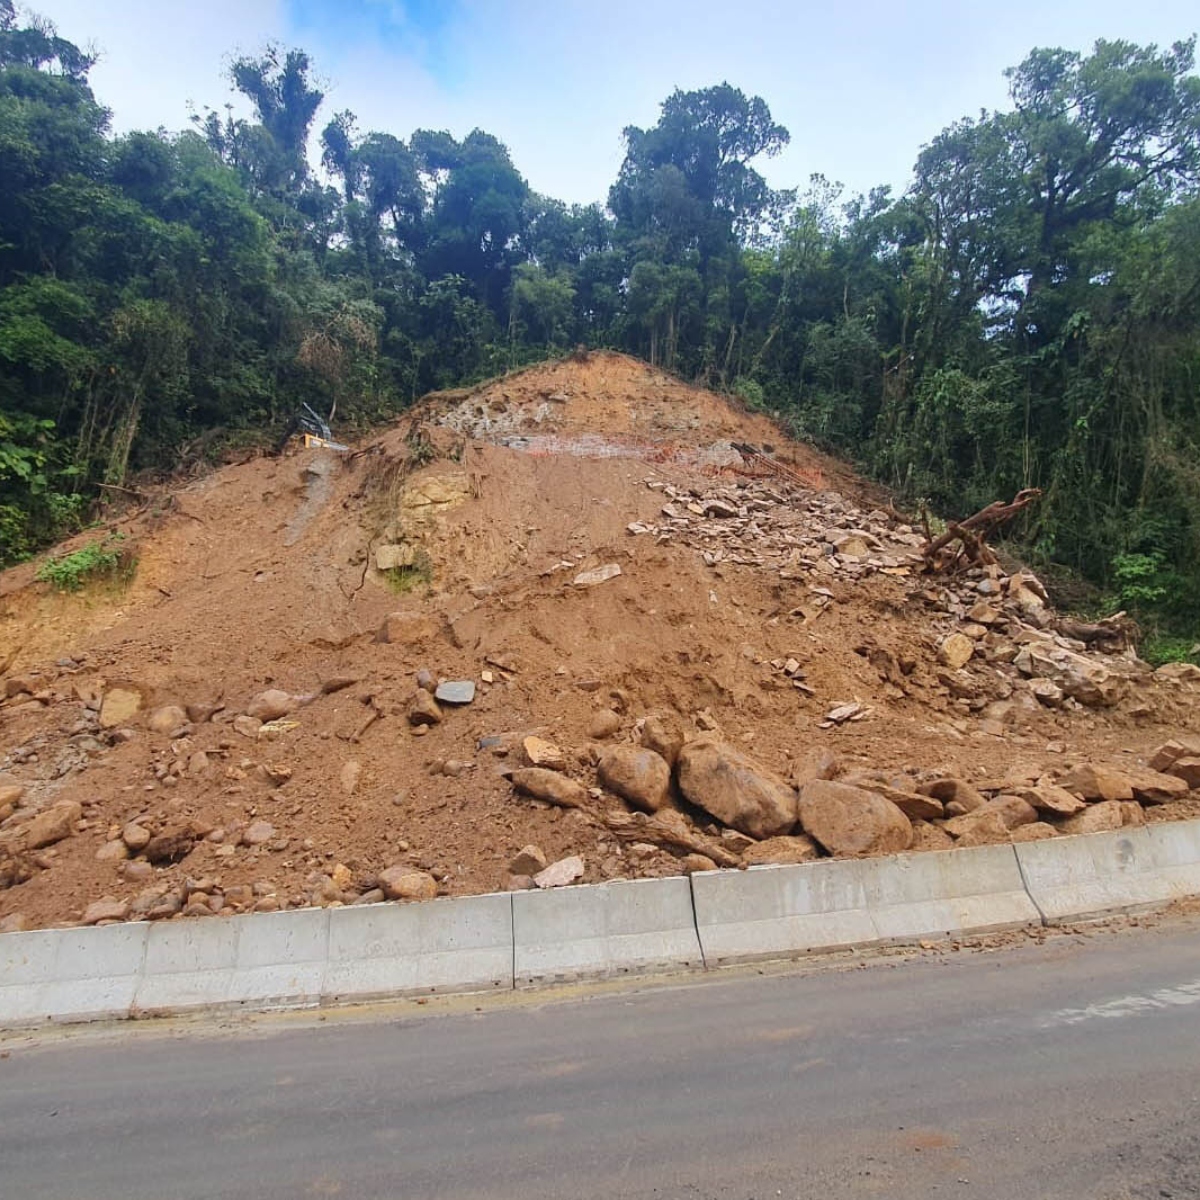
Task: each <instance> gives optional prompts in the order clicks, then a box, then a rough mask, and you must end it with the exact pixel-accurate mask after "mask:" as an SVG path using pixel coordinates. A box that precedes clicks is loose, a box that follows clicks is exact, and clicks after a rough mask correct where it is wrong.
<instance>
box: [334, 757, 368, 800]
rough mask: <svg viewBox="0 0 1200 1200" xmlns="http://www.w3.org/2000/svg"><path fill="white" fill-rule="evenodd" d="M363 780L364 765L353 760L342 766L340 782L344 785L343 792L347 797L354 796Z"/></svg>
mask: <svg viewBox="0 0 1200 1200" xmlns="http://www.w3.org/2000/svg"><path fill="white" fill-rule="evenodd" d="M361 778H362V763H360V762H358V761H357V760H355V759H351V760H350V761H349V762H348V763H344V764H343V765H342V770H341V773H340V776H339V781H340V783H341V785H342V791H343V792H344V793H345V794H346V795H347V796H353V795H354V793H355V792H356V791H358V782H359V780H360V779H361Z"/></svg>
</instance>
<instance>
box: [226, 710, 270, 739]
mask: <svg viewBox="0 0 1200 1200" xmlns="http://www.w3.org/2000/svg"><path fill="white" fill-rule="evenodd" d="M262 726H263V723H262V722H261V721H260V720H259V719H258V718H257V717H248V716H247V715H246V714H245V713H241V714H240V715H238V716H236V717H234V718H233V728H234V730H235V731H236V732H238V733H240V734H241V735H242V737H245V738H251V739H256V738H257V737H258V731H259V730H260V729H261V728H262Z"/></svg>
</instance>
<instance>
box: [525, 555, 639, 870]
mask: <svg viewBox="0 0 1200 1200" xmlns="http://www.w3.org/2000/svg"><path fill="white" fill-rule="evenodd" d="M620 574H621V568H620V567H619V566H618V565H617V564H616V563H605V565H604V566H602V567H596V568H595V569H594V570H591V571H581V572H580V573H579V574H578V575H576V576H575V579H574V580H573V582H574V584H575V586H576V587H578V588H590V587H595V586H596V585H597V584H600V583H607V582H608V580H610V579H615V578H616V577H617V576H618V575H620ZM539 886H541V885H539Z"/></svg>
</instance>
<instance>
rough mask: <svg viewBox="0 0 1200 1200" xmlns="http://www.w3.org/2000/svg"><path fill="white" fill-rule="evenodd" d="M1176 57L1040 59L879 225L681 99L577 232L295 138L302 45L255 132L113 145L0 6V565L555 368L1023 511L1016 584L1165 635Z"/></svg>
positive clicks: (1195, 548)
mask: <svg viewBox="0 0 1200 1200" xmlns="http://www.w3.org/2000/svg"><path fill="white" fill-rule="evenodd" d="M1193 51H1194V39H1193V40H1192V41H1187V42H1181V43H1178V44H1176V45H1174V46H1172V47H1171V48H1170V49H1168V50H1165V51H1162V50H1160V49H1158V48H1157V47H1153V46H1146V47H1141V46H1137V45H1132V44H1129V43H1127V42H1119V41H1113V42H1106V41H1101V42H1098V43H1097V44H1096V45H1095V47H1094V48H1093V49H1092V51H1091V52H1090V53H1087V54H1083V53H1076V52H1071V51H1067V50H1060V49H1037V50H1034V51H1032V52H1031V53H1030V54H1029V56H1028V57H1027V58H1026V59H1025V61H1024V62H1022V63H1021V64H1020V65H1019V66H1017V67H1014V68H1012V69H1011V70H1010V71H1009V72H1008V80H1009V94H1010V104H1009V106H1008V107H1007V108H1006V109H1005V110H1004V111H997V112H982V113H980V114H979V115H978V116H976V117H973V118H965V119H963V120H962V121H959V122H958V123H956V124H954V125H952V126H950V127H949V128H947V129H944V130H942V131H941V132H940V133H937V134H936V135H935V136H932V138H931V140H930V142H929V143H928V145H926V146H924V147H922V148H921V149H920V151H919V153H918V155H917V159H916V164H915V167H914V171H913V178H912V182H911V184H910V186H909V187H908V188H907V189H906V190H905V191H904V193H903V194H902V195H893V194H891V193H890V191H889V190H888V189H886V188H879V189H876V190H873V191H872V192H871V193H870V194H869V195H867V196H856V197H845V196H843V195H842V194H841V189H840V188H839V186H838V185H837V184H834V183H832V182H829V181H827V180H826V179H824V178H823V177H821V176H819V175H814V176H813V177H812V178H811V179H810V180H809V181H808V183H807V185H805V186H804V187H803V188H800V189H797V190H795V191H778V190H773V189H772V188H770V187H769V186H768V185H767V183H766V181H765V180H764V178H763V176H762V174H761V173H760V171H759V170H758V169H756V166H755V165H754V164H755V163H756V162H757V163H759V165H761V160H762V159H763V158H765V157H769V156H771V155H772V154H775V153H776V152H778V151H779V150H780V149H781V148H782V147H783V146H784V145H785V144H786V143H787V141H788V131H787V130H786V129H784V128H783V127H782V126H780V125H779V124H777V123H775V122H774V121H773V119H772V117H771V113H770V110H769V108H768V105H767V104H766V103H765V102H764V101H763V100H762V99H760V98H758V97H756V96H755V97H751V96H747V95H746V94H745V93H743V92H742V91H740V90H738V89H737V88H735V87H732V86H730V85H728V84H724V83H723V84H720V85H719V86H714V87H711V88H707V89H704V90H702V91H695V92H681V91H676V92H675V93H674V94H673V95H671V96H669V97H668V98H667V99H666V100H665V101H664V103H663V105H662V109H661V115H660V116H659V119H658V121H657V124H655V125H654V126H653V127H652V128H648V129H640V128H636V127H630V128H627V129H626V130H625V131H624V144H625V158H624V162H623V163H622V165H621V168H620V172H619V174H618V177H617V179H616V180H615V182H614V183H613V185H612V187H611V189H610V190H609V194H608V196H607V198H606V202H605V203H597V204H592V205H588V206H575V205H570V206H569V205H566V204H563V203H561V202H559V201H557V200H554V199H553V198H551V197H548V196H541V195H538V194H536V193H535V192H533V191H532V190H531V189H530V188H529V186H528V184H527V183H526V181H525V180H524V179H523V178H522V176H521V174H520V172H519V170H518V169H517V167H516V166H515V165H514V164H513V162H512V161H511V159H510V157H509V154H508V152H507V150H506V149H505V146H504V145H503V143H502V142H500V141H499V140H498V139H497V138H496V137H494V136H493V135H491V134H489V133H485V132H484V131H482V130H480V129H476V130H475V131H473V132H472V133H470V134H468V135H467V136H466V137H464V138H463V139H462V140H456V139H455V138H454V137H452V136H451V135H450V134H449V133H446V132H439V131H431V130H417V131H416V132H414V133H412V134H411V135H410V136H409V137H408V138H407V140H405V139H403V138H401V137H399V136H397V135H396V134H395V133H391V132H383V131H378V130H365V129H360V128H359V127H358V123H357V121H356V119H355V117H354V114H352V113H350V112H339V113H333V114H328V113H324V112H323V111H322V102H323V96H322V94H321V91H320V90H319V88H318V87H317V85H316V84H315V82H314V73H313V70H312V67H311V64H310V62H309V59H308V57H307V55H306V54H305V53H304V52H303V51H300V50H286V51H285V50H283V49H271V50H268V51H267V52H266V53H264V54H263V55H262V56H261V57H258V58H244V59H240V60H238V61H235V62H233V63H232V65H231V68H230V77H231V83H232V86H233V87H234V88H235V89H236V91H237V92H239V93H241V95H242V96H243V97H244V98H245V99H246V100H247V101H248V102H249V107H250V109H251V110H252V112H253V116H252V117H251V118H248V119H242V118H239V117H237V116H235V115H234V110H233V109H232V107H221V108H217V109H211V110H205V111H204V112H203V113H201V114H198V115H197V116H195V117H194V118H193V120H192V122H191V127H190V128H188V129H186V130H185V131H183V132H179V133H169V132H165V131H162V130H159V131H156V132H142V133H131V134H127V135H123V136H113V135H112V133H111V131H110V128H109V114H108V112H107V111H106V110H105V108H104V107H103V105H102V103H101V102H100V101H99V100H98V99H97V98H96V97H95V96H94V95H93V93H92V91H91V89H90V87H89V84H88V73H89V70H90V68H91V67H92V65H93V60H92V59H91V58H90V57H89V55H88V54H86V53H84V52H82V51H81V50H80V49H79V48H78V47H77V46H75V45H74V44H72V43H71V42H70V41H69V40H66V39H65V38H63V37H60V36H59V34H58V32H57V31H56V30H55V29H54V28H52V27H51V26H50V25H48V24H46V23H44V22H41V21H38V20H36V19H30V18H23V17H21V16H20V15H19V14H18V13H17V12H16V10H15V9H14V7H13V4H12V0H0V181H2V183H0V564H3V563H5V562H8V563H11V562H14V561H17V560H19V559H21V558H22V557H26V556H28V555H29V554H31V553H33V552H34V551H36V550H38V549H39V548H40V547H42V546H44V545H46V544H47V543H48V542H49V541H50V540H52V539H54V538H55V537H58V536H61V535H62V534H64V533H66V532H69V531H71V530H73V529H75V528H77V527H79V525H80V524H81V523H83V522H85V521H86V520H87V519H88V518H89V514H90V513H92V512H93V511H94V504H95V501H96V498H97V496H99V495H102V494H104V493H105V490H106V489H110V490H111V489H112V488H119V487H121V486H123V485H124V484H126V482H127V480H128V477H129V476H130V475H131V474H133V473H136V472H140V471H145V470H166V469H169V468H171V467H172V466H173V465H174V464H178V463H180V462H181V461H198V460H202V459H204V458H213V459H215V458H216V457H217V456H218V455H219V454H220V453H222V452H224V450H226V449H227V448H228V447H229V446H230V444H231V443H237V442H239V441H240V442H253V441H255V440H265V439H266V438H267V437H269V435H270V434H271V432H272V431H273V430H278V428H280V427H281V426H282V425H283V423H284V422H286V421H287V419H288V418H289V417H290V416H291V415H292V414H293V413H294V412H295V411H296V410H297V408H298V406H299V405H300V403H301V402H308V403H310V404H312V405H313V407H314V408H317V409H319V410H321V411H323V412H329V411H330V410H331V409H333V408H334V406H335V405H336V413H337V419H336V421H335V425H337V427H338V428H340V429H341V430H342V431H343V432H345V431H348V430H350V429H353V428H354V427H355V426H358V425H365V424H368V423H370V422H372V421H376V420H379V419H383V418H386V417H387V416H389V415H390V414H393V413H395V412H397V411H398V410H400V409H402V408H403V407H404V406H405V405H407V404H410V403H411V402H412V401H413V400H414V399H415V398H416V397H418V396H420V395H421V394H423V393H425V392H426V391H429V390H431V389H435V388H440V387H445V386H449V385H457V384H462V383H465V382H470V381H474V380H477V379H480V378H482V377H485V376H488V375H492V374H495V373H497V372H500V371H503V370H505V369H508V368H510V367H513V366H518V365H521V364H524V363H527V362H531V361H533V360H536V359H539V358H544V357H546V356H549V355H554V354H559V353H562V352H563V351H565V350H567V349H570V348H571V347H573V346H575V345H578V344H583V345H586V346H589V347H614V348H617V349H621V350H625V351H628V352H631V353H634V354H638V355H641V356H644V357H645V358H647V359H649V360H650V361H651V362H654V363H656V364H658V365H660V366H662V367H664V368H666V369H667V370H670V371H674V372H677V373H679V374H680V375H682V376H684V377H685V378H687V379H690V380H696V381H698V382H702V383H704V384H706V385H708V386H711V387H715V388H719V389H725V390H727V391H729V392H732V393H736V394H737V395H740V396H741V397H742V398H743V400H744V401H745V402H746V403H747V404H749V405H751V406H753V407H762V408H765V409H769V410H771V411H773V412H776V413H777V414H779V416H780V417H781V419H782V420H783V421H784V422H785V423H786V424H787V425H788V427H789V428H790V429H791V430H792V432H794V433H795V434H796V435H797V436H800V437H803V438H807V439H809V440H811V441H813V442H815V443H816V444H818V445H820V446H823V447H826V448H829V449H832V450H834V451H837V452H839V453H842V454H844V455H847V456H849V457H851V458H852V459H854V460H855V461H856V462H858V463H859V464H861V466H862V467H863V468H864V469H865V470H868V471H870V472H871V473H872V474H874V475H875V476H876V477H877V478H878V479H880V480H882V481H883V482H884V483H886V484H888V485H889V486H891V487H893V488H895V489H896V491H897V493H898V494H899V495H900V496H901V497H902V498H903V500H904V502H906V503H909V504H916V503H917V502H918V501H920V500H926V501H927V502H928V503H929V504H930V505H931V506H932V508H933V510H934V511H935V512H941V513H943V514H945V515H949V516H962V515H965V514H966V513H967V512H969V511H973V510H974V509H976V508H978V507H980V506H981V505H983V504H985V503H987V502H989V501H991V500H995V499H997V498H1000V497H1011V495H1012V494H1013V493H1015V492H1016V491H1017V490H1018V489H1019V488H1022V487H1030V486H1035V487H1040V488H1042V489H1044V497H1043V500H1042V502H1041V503H1040V504H1039V505H1038V506H1036V507H1035V508H1031V509H1030V510H1028V517H1027V520H1026V521H1025V523H1024V524H1023V525H1022V526H1021V527H1020V528H1019V529H1017V530H1016V531H1015V532H1016V534H1017V536H1019V537H1020V538H1021V539H1022V541H1023V543H1024V549H1025V552H1026V553H1028V554H1030V555H1032V556H1033V557H1034V558H1035V560H1036V561H1038V562H1041V563H1045V564H1058V565H1059V566H1061V567H1062V568H1065V569H1066V570H1069V571H1070V572H1072V573H1074V574H1075V575H1077V576H1078V577H1080V578H1083V579H1087V580H1090V581H1092V583H1093V584H1094V585H1095V586H1096V588H1097V589H1098V591H1097V593H1096V595H1097V596H1099V597H1102V598H1103V600H1104V601H1105V602H1111V603H1113V604H1121V605H1123V606H1126V607H1130V608H1132V609H1134V610H1135V611H1136V612H1137V613H1138V614H1139V616H1140V617H1141V618H1142V620H1143V621H1144V622H1146V623H1148V624H1149V625H1150V627H1151V628H1158V629H1159V630H1161V631H1167V632H1172V631H1173V632H1174V633H1175V634H1177V635H1180V636H1184V635H1194V634H1195V633H1196V632H1198V631H1200V456H1198V454H1197V449H1198V442H1200V188H1198V185H1200V78H1198V77H1197V76H1196V75H1195V74H1194V73H1193V66H1194V58H1193ZM932 132H933V131H931V133H932ZM314 145H316V146H319V155H320V164H321V165H320V168H319V169H317V168H316V167H315V164H314V159H315V157H316V152H313V153H310V147H312V146H314ZM1188 644H1190V640H1189V642H1188Z"/></svg>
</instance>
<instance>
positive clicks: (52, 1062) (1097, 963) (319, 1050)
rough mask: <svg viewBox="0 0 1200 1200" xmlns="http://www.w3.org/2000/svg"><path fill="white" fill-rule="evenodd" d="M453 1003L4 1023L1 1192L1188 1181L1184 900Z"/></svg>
mask: <svg viewBox="0 0 1200 1200" xmlns="http://www.w3.org/2000/svg"><path fill="white" fill-rule="evenodd" d="M456 1006H457V1007H455V1006H454V1005H452V1006H450V1008H449V1009H448V1010H447V1011H444V1012H441V1013H436V1012H435V1013H430V1012H429V1011H428V1009H414V1008H413V1007H412V1006H411V1005H409V1006H405V1007H403V1008H392V1009H390V1010H381V1011H380V1012H377V1013H374V1014H371V1015H370V1016H369V1017H368V1018H364V1017H363V1016H361V1015H360V1016H357V1017H352V1016H346V1015H337V1014H335V1015H331V1016H329V1017H328V1018H326V1019H325V1020H324V1021H318V1020H317V1019H316V1018H315V1017H314V1018H305V1019H304V1023H303V1024H300V1023H298V1022H297V1019H296V1018H294V1017H292V1018H281V1017H275V1018H263V1019H259V1020H257V1021H254V1022H250V1023H246V1024H245V1025H242V1024H239V1025H236V1026H232V1027H227V1028H224V1029H218V1028H216V1027H214V1026H212V1025H207V1026H200V1027H194V1026H181V1027H175V1028H174V1029H173V1030H171V1031H170V1032H169V1033H164V1032H163V1031H162V1030H161V1029H153V1028H150V1029H148V1028H147V1027H145V1026H126V1027H124V1028H123V1030H122V1031H120V1032H118V1033H116V1034H115V1035H113V1036H106V1037H104V1038H99V1037H96V1036H94V1035H91V1034H89V1035H86V1036H68V1037H66V1038H63V1037H62V1036H61V1035H56V1036H51V1037H48V1038H33V1039H29V1038H25V1039H11V1038H10V1039H9V1040H8V1041H6V1042H5V1043H4V1046H3V1049H5V1050H7V1056H6V1057H3V1058H0V1196H3V1197H4V1200H24V1198H26V1197H29V1198H35V1197H36V1198H37V1200H58V1198H62V1200H66V1198H71V1200H109V1198H112V1200H192V1198H195V1200H201V1198H203V1200H220V1198H233V1197H237V1198H238V1200H243V1198H244V1200H249V1198H254V1200H301V1198H303V1197H338V1198H340V1200H376V1198H378V1200H422V1198H424V1197H464V1198H475V1197H479V1198H482V1197H487V1198H488V1200H508V1198H514V1200H515V1198H517V1197H520V1200H540V1198H542V1197H554V1198H556V1200H558V1198H569V1200H588V1198H591V1197H604V1198H605V1200H621V1198H623V1197H655V1198H657V1200H673V1198H679V1200H683V1198H687V1200H704V1198H707V1197H714V1198H716V1197H720V1198H723V1200H726V1198H727V1200H751V1198H753V1200H772V1198H774V1197H789V1198H795V1197H804V1198H809V1197H817V1198H819V1200H836V1198H840V1197H854V1198H860V1197H881V1198H885V1200H909V1198H913V1200H916V1198H920V1200H927V1198H929V1197H942V1196H951V1197H959V1198H963V1200H984V1198H995V1200H1025V1198H1028V1200H1067V1198H1070V1200H1135V1198H1136V1200H1143V1198H1144V1200H1152V1198H1153V1200H1164V1198H1176V1200H1179V1198H1184V1197H1188V1198H1192V1197H1198V1196H1200V922H1198V921H1197V920H1196V919H1195V918H1187V919H1183V920H1176V921H1172V922H1169V923H1164V924H1162V925H1159V926H1158V927H1155V928H1148V929H1134V930H1129V931H1126V932H1121V933H1097V934H1092V935H1089V936H1087V937H1082V936H1069V935H1068V936H1063V937H1057V938H1052V939H1050V940H1048V941H1047V942H1046V943H1045V944H1044V945H1036V944H1028V945H1025V946H1021V947H1017V948H1015V949H1003V950H997V951H994V952H990V953H976V952H967V951H963V952H960V953H950V952H946V953H944V954H932V955H931V954H926V955H922V956H918V957H915V958H908V959H902V960H896V959H894V960H877V961H874V962H871V963H868V964H866V965H864V966H859V967H842V968H838V969H828V968H826V969H820V970H813V969H811V968H810V969H808V970H807V971H802V972H801V971H796V972H792V973H776V974H770V973H767V974H758V973H741V974H737V975H726V976H721V977H717V978H705V979H704V980H701V981H699V982H697V981H695V980H692V981H685V982H682V983H675V984H668V985H661V986H654V987H645V988H642V989H640V990H639V989H625V990H620V991H615V992H614V991H609V992H604V993H600V994H593V995H590V996H577V997H574V998H571V999H562V998H561V997H556V998H554V999H552V1000H547V998H546V997H545V996H541V997H536V998H532V999H531V998H525V999H522V1000H520V1001H519V1002H517V1003H512V1002H509V1003H508V1004H506V1005H497V1004H484V1005H483V1007H482V1008H481V1009H480V1011H474V1005H473V1003H472V1004H464V1003H463V1002H461V1001H458V1002H456ZM431 1007H436V1005H434V1006H431Z"/></svg>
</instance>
